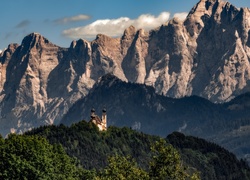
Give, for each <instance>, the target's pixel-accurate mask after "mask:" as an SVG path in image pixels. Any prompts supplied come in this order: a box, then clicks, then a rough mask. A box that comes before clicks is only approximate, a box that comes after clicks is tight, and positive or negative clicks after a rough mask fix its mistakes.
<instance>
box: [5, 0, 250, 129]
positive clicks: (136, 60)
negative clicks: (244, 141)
mask: <svg viewBox="0 0 250 180" xmlns="http://www.w3.org/2000/svg"><path fill="white" fill-rule="evenodd" d="M249 17H250V10H249V9H248V8H241V9H238V8H236V7H234V6H233V5H231V4H230V3H228V2H224V1H219V0H200V2H199V3H197V5H195V6H194V7H193V9H192V10H191V11H190V13H189V14H188V16H187V18H186V20H185V21H181V20H179V19H178V18H174V19H172V20H170V21H169V22H166V24H163V25H162V26H161V27H159V28H157V29H155V30H152V31H150V32H146V31H144V30H143V29H139V30H137V29H135V27H133V26H131V27H129V28H127V29H126V30H125V31H124V34H123V36H122V37H121V38H111V37H108V36H106V35H102V34H98V35H97V36H96V39H95V40H94V41H92V42H88V41H86V40H82V39H80V40H78V41H73V42H72V43H71V45H70V47H69V48H61V47H58V46H56V45H54V44H52V43H51V42H49V41H48V40H47V39H46V38H44V37H43V36H41V35H40V34H38V33H32V34H30V35H28V36H27V37H25V38H24V40H23V42H22V43H21V45H18V44H11V45H9V47H8V48H7V49H6V50H5V51H3V52H2V53H1V55H0V62H1V63H0V92H1V94H0V100H1V103H0V124H1V126H0V132H2V133H7V132H9V131H10V129H11V128H13V130H25V129H28V128H30V127H34V126H37V125H41V124H52V123H57V122H59V121H60V119H61V117H62V116H63V114H65V113H66V112H67V110H68V109H69V107H70V106H71V105H72V104H73V103H74V102H76V101H77V100H78V99H80V98H83V97H84V96H85V95H86V94H88V92H89V90H90V89H91V88H92V87H93V85H94V83H95V82H96V81H97V80H98V79H99V78H100V77H101V76H103V75H104V74H107V73H112V74H114V75H115V76H117V77H118V78H120V79H122V80H123V81H129V82H135V83H141V84H147V85H150V86H153V87H154V88H155V90H156V92H157V93H159V94H164V95H166V96H170V97H176V98H181V97H184V96H190V95H198V96H202V97H205V98H207V99H209V100H211V101H213V102H225V101H228V100H230V99H231V98H233V97H235V96H237V95H239V94H242V93H244V92H246V91H249V90H250V64H249V60H250V18H249Z"/></svg>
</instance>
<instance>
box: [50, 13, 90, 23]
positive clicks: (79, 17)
mask: <svg viewBox="0 0 250 180" xmlns="http://www.w3.org/2000/svg"><path fill="white" fill-rule="evenodd" d="M88 19H90V16H89V15H86V14H79V15H77V16H71V17H65V18H61V19H56V20H55V21H54V22H55V23H58V24H66V23H69V22H76V21H84V20H88Z"/></svg>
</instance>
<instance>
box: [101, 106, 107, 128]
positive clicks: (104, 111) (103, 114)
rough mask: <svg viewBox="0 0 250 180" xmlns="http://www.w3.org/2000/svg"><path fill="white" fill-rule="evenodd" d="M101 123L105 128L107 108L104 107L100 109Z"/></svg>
mask: <svg viewBox="0 0 250 180" xmlns="http://www.w3.org/2000/svg"><path fill="white" fill-rule="evenodd" d="M102 124H103V126H104V127H105V129H107V110H106V109H105V108H104V109H103V110H102Z"/></svg>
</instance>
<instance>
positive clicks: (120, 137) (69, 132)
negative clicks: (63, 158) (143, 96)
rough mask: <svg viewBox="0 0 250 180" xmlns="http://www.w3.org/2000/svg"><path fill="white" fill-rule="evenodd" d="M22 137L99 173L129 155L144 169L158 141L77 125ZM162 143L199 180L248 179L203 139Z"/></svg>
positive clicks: (239, 165)
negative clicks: (55, 147)
mask: <svg viewBox="0 0 250 180" xmlns="http://www.w3.org/2000/svg"><path fill="white" fill-rule="evenodd" d="M26 135H39V136H43V137H45V138H47V139H48V140H49V142H50V143H52V144H55V143H56V144H57V143H60V144H62V145H63V147H64V149H65V150H66V152H67V154H68V155H70V156H72V157H76V158H77V159H79V161H80V163H81V164H82V165H83V167H84V168H87V169H93V168H95V169H97V170H100V169H102V168H104V167H105V166H106V165H107V159H108V157H109V156H112V155H115V154H118V155H121V156H127V155H130V156H131V157H132V158H134V159H135V160H136V162H137V163H138V165H139V167H141V168H144V169H147V168H148V163H149V161H150V159H151V158H152V151H151V149H150V147H151V146H152V144H153V143H154V142H155V141H157V140H159V139H160V137H158V136H151V135H147V134H144V133H142V132H137V131H134V130H132V129H130V128H127V127H124V128H117V127H112V126H111V127H109V128H108V130H107V131H105V132H100V131H98V129H97V127H96V126H95V125H94V124H92V123H87V122H85V121H81V122H79V123H76V124H73V125H71V126H70V127H67V126H64V125H59V126H55V125H52V126H44V127H39V128H36V129H33V130H32V131H29V132H27V133H26ZM166 140H167V141H168V142H169V143H171V144H172V145H173V146H174V147H175V148H177V149H178V151H179V152H180V153H181V158H182V161H183V164H185V165H186V166H187V167H189V168H188V169H189V170H192V169H194V170H195V171H196V170H197V171H199V172H200V173H201V179H209V180H210V179H242V180H244V179H250V178H249V177H250V169H249V167H248V165H247V164H246V163H245V162H244V161H239V160H238V159H237V158H236V157H235V155H234V154H232V153H230V152H228V151H227V150H225V149H223V148H222V147H220V146H218V145H216V144H214V143H209V142H207V141H205V140H203V139H199V138H194V137H191V136H184V135H183V134H181V133H176V132H175V133H173V134H171V135H169V136H168V137H167V138H166Z"/></svg>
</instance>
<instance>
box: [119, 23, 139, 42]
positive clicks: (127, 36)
mask: <svg viewBox="0 0 250 180" xmlns="http://www.w3.org/2000/svg"><path fill="white" fill-rule="evenodd" d="M135 34H136V28H135V27H134V26H129V27H128V28H127V29H125V31H124V33H123V36H122V39H123V40H131V39H133V38H134V36H135Z"/></svg>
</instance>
